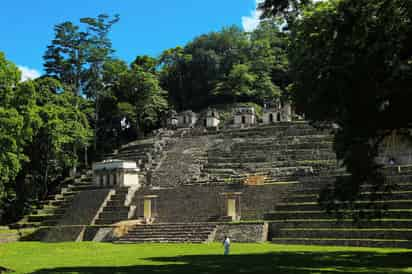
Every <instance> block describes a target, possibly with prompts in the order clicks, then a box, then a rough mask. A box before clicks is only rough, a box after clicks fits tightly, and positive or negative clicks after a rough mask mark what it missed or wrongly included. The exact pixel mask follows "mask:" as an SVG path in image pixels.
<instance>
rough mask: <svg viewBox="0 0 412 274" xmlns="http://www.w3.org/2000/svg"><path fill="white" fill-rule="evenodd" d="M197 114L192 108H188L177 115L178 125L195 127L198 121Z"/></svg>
mask: <svg viewBox="0 0 412 274" xmlns="http://www.w3.org/2000/svg"><path fill="white" fill-rule="evenodd" d="M197 119H198V118H197V114H196V113H194V112H193V111H191V110H186V111H183V112H181V113H179V114H178V115H177V121H178V122H177V126H178V127H181V128H190V127H194V126H195V125H196V122H197Z"/></svg>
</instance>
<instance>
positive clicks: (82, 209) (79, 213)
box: [58, 189, 111, 225]
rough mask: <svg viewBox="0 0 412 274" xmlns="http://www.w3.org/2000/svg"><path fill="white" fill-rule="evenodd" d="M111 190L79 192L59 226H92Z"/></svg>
mask: <svg viewBox="0 0 412 274" xmlns="http://www.w3.org/2000/svg"><path fill="white" fill-rule="evenodd" d="M110 190H111V189H97V190H85V191H81V192H79V193H78V194H77V195H76V196H75V197H74V199H73V201H72V203H71V205H70V207H69V208H68V209H67V210H66V213H65V214H64V215H63V217H62V218H61V220H60V221H59V223H58V225H90V224H91V222H92V221H93V218H94V217H95V216H96V214H97V213H98V211H99V209H100V207H101V206H102V204H103V202H104V201H105V199H106V197H107V195H109V193H110Z"/></svg>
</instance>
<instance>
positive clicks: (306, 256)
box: [32, 252, 412, 274]
mask: <svg viewBox="0 0 412 274" xmlns="http://www.w3.org/2000/svg"><path fill="white" fill-rule="evenodd" d="M117 256H121V254H119V255H117ZM411 256H412V253H409V252H408V253H390V254H382V253H368V252H275V253H265V254H251V255H229V256H223V255H190V256H189V255H188V256H177V257H165V258H149V259H148V263H150V261H152V262H153V265H135V266H124V267H103V266H102V267H98V266H96V267H66V268H54V269H44V270H39V271H36V272H33V273H32V274H50V273H78V274H95V273H116V274H120V273H154V274H161V273H162V274H168V273H184V274H187V273H190V274H191V273H193V274H200V273H215V274H231V273H247V274H252V273H253V274H266V273H274V274H290V273H294V274H307V273H362V274H365V273H379V274H383V273H406V272H404V271H403V270H404V269H405V268H408V267H412V260H411ZM162 263H163V264H162ZM155 264H160V265H155Z"/></svg>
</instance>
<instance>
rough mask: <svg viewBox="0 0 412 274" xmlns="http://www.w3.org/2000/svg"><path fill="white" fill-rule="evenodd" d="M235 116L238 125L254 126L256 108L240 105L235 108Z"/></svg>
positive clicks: (235, 122)
mask: <svg viewBox="0 0 412 274" xmlns="http://www.w3.org/2000/svg"><path fill="white" fill-rule="evenodd" d="M233 118H234V124H235V125H236V126H252V125H254V124H256V113H255V108H253V107H246V106H245V107H238V108H236V109H235V110H234V117H233Z"/></svg>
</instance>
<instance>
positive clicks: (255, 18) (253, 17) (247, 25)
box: [242, 0, 264, 32]
mask: <svg viewBox="0 0 412 274" xmlns="http://www.w3.org/2000/svg"><path fill="white" fill-rule="evenodd" d="M255 1H256V5H255V9H254V10H252V11H251V12H250V15H249V16H242V26H243V29H244V30H245V31H246V32H251V31H254V30H255V29H256V28H257V27H258V26H259V23H260V16H261V15H262V11H260V10H258V9H257V6H258V4H259V3H262V2H263V1H264V0H255Z"/></svg>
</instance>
